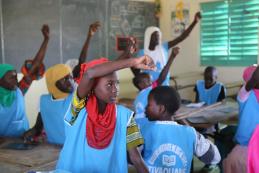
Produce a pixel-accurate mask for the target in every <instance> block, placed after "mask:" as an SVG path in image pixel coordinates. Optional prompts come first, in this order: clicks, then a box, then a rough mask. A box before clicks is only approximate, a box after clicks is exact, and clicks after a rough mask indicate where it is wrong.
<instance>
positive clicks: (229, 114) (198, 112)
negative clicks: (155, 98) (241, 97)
mask: <svg viewBox="0 0 259 173" xmlns="http://www.w3.org/2000/svg"><path fill="white" fill-rule="evenodd" d="M237 117H238V104H237V102H235V101H226V102H219V103H216V104H214V105H210V106H207V107H206V106H205V107H201V108H188V107H186V106H181V108H180V109H179V110H178V111H177V114H176V115H175V118H176V119H177V120H182V119H187V120H188V121H190V122H191V123H194V124H195V123H196V124H202V123H208V124H216V123H218V122H223V123H226V122H227V121H228V120H231V123H235V122H233V120H237Z"/></svg>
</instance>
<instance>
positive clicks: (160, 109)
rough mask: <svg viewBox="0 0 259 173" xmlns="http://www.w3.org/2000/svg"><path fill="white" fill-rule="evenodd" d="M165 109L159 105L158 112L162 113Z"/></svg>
mask: <svg viewBox="0 0 259 173" xmlns="http://www.w3.org/2000/svg"><path fill="white" fill-rule="evenodd" d="M165 111H166V109H165V106H164V105H159V113H160V114H162V113H165Z"/></svg>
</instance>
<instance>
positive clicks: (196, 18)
mask: <svg viewBox="0 0 259 173" xmlns="http://www.w3.org/2000/svg"><path fill="white" fill-rule="evenodd" d="M200 20H201V12H197V13H196V14H195V16H194V21H195V22H199V21H200Z"/></svg>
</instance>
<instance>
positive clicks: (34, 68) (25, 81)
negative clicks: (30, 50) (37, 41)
mask: <svg viewBox="0 0 259 173" xmlns="http://www.w3.org/2000/svg"><path fill="white" fill-rule="evenodd" d="M41 32H42V35H43V37H44V40H43V42H42V44H41V46H40V49H39V51H38V52H37V54H36V56H35V57H34V58H33V60H32V64H31V68H29V69H28V71H27V73H26V74H25V75H24V76H23V78H22V80H21V81H20V82H19V84H18V86H19V88H20V89H21V91H22V93H23V94H25V93H26V92H27V91H28V88H29V87H30V85H31V83H32V80H33V76H37V74H36V73H37V72H38V71H39V69H40V66H41V64H42V61H43V59H44V57H45V53H46V50H47V46H48V42H49V26H48V25H43V26H42V28H41ZM25 64H26V61H25Z"/></svg>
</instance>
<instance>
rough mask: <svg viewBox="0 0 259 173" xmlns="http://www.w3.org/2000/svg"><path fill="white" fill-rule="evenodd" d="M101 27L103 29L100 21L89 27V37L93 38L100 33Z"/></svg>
mask: <svg viewBox="0 0 259 173" xmlns="http://www.w3.org/2000/svg"><path fill="white" fill-rule="evenodd" d="M99 27H101V24H100V22H99V21H96V22H94V23H92V24H91V25H90V26H89V31H88V35H90V36H93V35H94V34H95V33H96V32H97V31H98V29H99Z"/></svg>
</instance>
